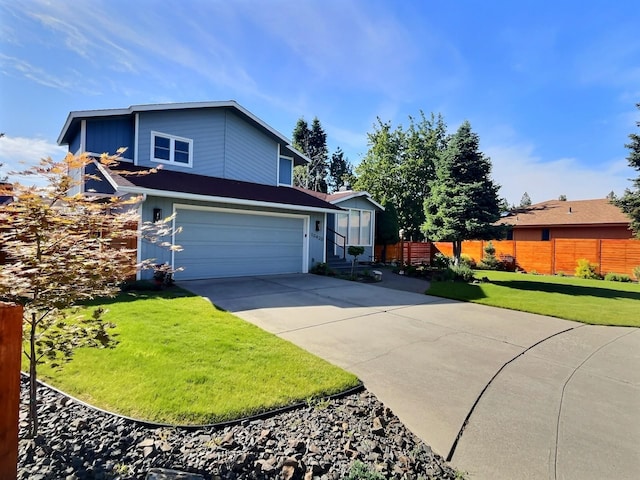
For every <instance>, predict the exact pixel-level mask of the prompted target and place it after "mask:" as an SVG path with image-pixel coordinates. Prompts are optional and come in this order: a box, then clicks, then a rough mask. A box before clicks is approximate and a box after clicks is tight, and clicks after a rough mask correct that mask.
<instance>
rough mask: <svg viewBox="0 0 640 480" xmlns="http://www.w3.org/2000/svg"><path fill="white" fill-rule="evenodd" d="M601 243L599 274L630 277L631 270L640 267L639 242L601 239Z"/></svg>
mask: <svg viewBox="0 0 640 480" xmlns="http://www.w3.org/2000/svg"><path fill="white" fill-rule="evenodd" d="M601 242H602V243H601V245H600V272H601V273H602V274H603V275H605V274H607V273H624V274H627V275H629V276H632V275H633V269H634V268H635V267H637V266H640V240H612V239H603V240H601ZM637 280H640V278H639V279H637Z"/></svg>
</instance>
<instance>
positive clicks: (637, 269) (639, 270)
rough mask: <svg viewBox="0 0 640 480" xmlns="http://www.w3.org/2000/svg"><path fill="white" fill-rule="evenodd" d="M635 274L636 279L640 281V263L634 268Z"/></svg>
mask: <svg viewBox="0 0 640 480" xmlns="http://www.w3.org/2000/svg"><path fill="white" fill-rule="evenodd" d="M633 276H634V277H636V280H637V281H639V282H640V265H638V266H637V267H635V268H634V269H633Z"/></svg>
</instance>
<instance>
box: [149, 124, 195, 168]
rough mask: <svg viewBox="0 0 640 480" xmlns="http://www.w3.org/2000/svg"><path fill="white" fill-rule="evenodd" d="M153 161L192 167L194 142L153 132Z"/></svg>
mask: <svg viewBox="0 0 640 480" xmlns="http://www.w3.org/2000/svg"><path fill="white" fill-rule="evenodd" d="M151 160H153V161H155V162H160V163H174V164H176V165H183V166H185V167H190V166H191V165H192V163H193V140H191V139H190V138H183V137H176V136H175V135H168V134H166V133H160V132H151Z"/></svg>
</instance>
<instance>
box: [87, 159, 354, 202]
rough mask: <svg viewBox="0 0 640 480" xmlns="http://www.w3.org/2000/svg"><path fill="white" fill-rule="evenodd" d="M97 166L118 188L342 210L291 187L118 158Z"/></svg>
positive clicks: (192, 197) (191, 197)
mask: <svg viewBox="0 0 640 480" xmlns="http://www.w3.org/2000/svg"><path fill="white" fill-rule="evenodd" d="M97 164H98V165H99V163H97ZM99 168H100V170H101V171H102V172H103V173H104V175H105V177H106V178H107V180H108V181H109V182H110V183H111V184H112V185H113V187H114V188H115V189H116V191H118V192H125V193H135V194H147V195H156V196H159V197H170V198H182V199H191V200H203V201H209V202H219V203H228V204H235V205H244V206H247V205H253V206H262V207H272V208H286V209H290V210H303V211H317V212H335V211H341V210H342V209H341V208H340V207H338V206H335V205H332V204H331V203H329V202H326V201H324V200H322V199H320V198H317V197H315V196H313V195H308V194H306V193H304V192H302V191H300V190H298V189H296V188H293V187H287V186H278V187H276V186H272V185H263V184H259V183H251V182H242V181H239V180H230V179H226V178H217V177H208V176H205V175H196V174H193V173H184V172H176V171H172V170H166V169H158V171H157V172H156V173H148V174H144V173H145V172H148V168H145V167H140V166H135V165H132V164H130V163H126V162H121V163H120V164H119V165H118V166H117V168H114V169H113V170H114V171H111V170H109V169H107V168H105V167H103V166H101V165H99ZM140 173H142V174H140ZM136 174H137V175H136Z"/></svg>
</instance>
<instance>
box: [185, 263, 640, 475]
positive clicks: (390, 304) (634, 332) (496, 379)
mask: <svg viewBox="0 0 640 480" xmlns="http://www.w3.org/2000/svg"><path fill="white" fill-rule="evenodd" d="M181 286H183V287H185V288H187V289H189V290H191V291H192V292H194V293H196V294H198V295H202V296H204V297H207V298H209V299H210V300H211V302H213V303H214V304H216V305H217V306H219V307H221V308H223V309H225V310H228V311H230V312H233V313H234V314H235V315H237V316H239V317H241V318H243V319H245V320H247V321H249V322H252V323H254V324H256V325H258V326H259V327H261V328H263V329H265V330H267V331H269V332H272V333H275V334H276V335H278V336H279V337H281V338H284V339H286V340H289V341H291V342H293V343H295V344H297V345H299V346H300V347H302V348H304V349H306V350H308V351H310V352H312V353H314V354H316V355H318V356H320V357H322V358H325V359H326V360H328V361H330V362H332V363H334V364H336V365H339V366H340V367H342V368H345V369H346V370H349V371H351V372H353V373H355V374H356V375H358V377H359V378H360V379H361V380H362V381H363V382H364V384H365V385H366V387H367V388H368V389H369V390H370V391H371V392H373V393H374V394H375V395H376V396H377V397H378V398H379V399H380V400H381V401H382V402H383V403H385V404H386V405H387V406H388V407H389V408H391V409H392V410H393V411H394V413H395V414H396V415H398V417H399V418H400V419H401V420H402V421H403V422H404V423H405V425H406V426H407V427H408V428H409V429H411V430H412V431H413V432H414V433H415V434H416V435H418V436H419V437H420V438H422V439H423V440H424V441H425V442H426V443H427V444H429V445H431V446H432V447H433V449H434V450H435V451H436V452H438V453H439V454H440V455H442V456H443V457H445V458H447V459H448V460H450V461H451V463H452V465H453V466H454V467H456V468H458V469H459V470H462V471H466V472H468V475H467V476H466V478H468V479H471V480H475V479H510V480H511V479H554V480H555V479H569V480H572V479H575V480H578V479H579V480H589V479H598V480H601V479H605V478H612V479H613V478H615V479H632V478H634V479H635V478H638V472H640V454H639V450H638V445H640V408H639V407H640V331H639V330H638V329H632V328H622V327H601V326H589V325H583V324H580V323H575V322H569V321H565V320H560V319H556V318H551V317H545V316H540V315H532V314H527V313H522V312H515V311H511V310H503V309H498V308H492V307H485V306H481V305H475V304H471V303H460V302H455V301H451V300H446V299H441V298H436V297H430V296H426V295H421V294H417V293H410V292H404V291H397V290H391V289H388V288H383V287H381V286H378V285H374V284H359V283H355V282H347V281H343V280H337V279H333V278H328V277H320V276H314V275H278V276H269V277H244V278H233V279H217V280H202V281H188V282H181ZM639 311H640V309H639Z"/></svg>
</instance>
